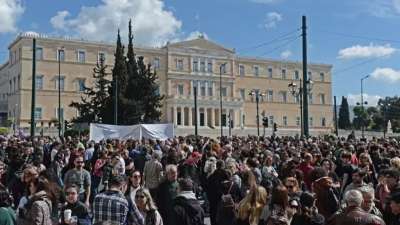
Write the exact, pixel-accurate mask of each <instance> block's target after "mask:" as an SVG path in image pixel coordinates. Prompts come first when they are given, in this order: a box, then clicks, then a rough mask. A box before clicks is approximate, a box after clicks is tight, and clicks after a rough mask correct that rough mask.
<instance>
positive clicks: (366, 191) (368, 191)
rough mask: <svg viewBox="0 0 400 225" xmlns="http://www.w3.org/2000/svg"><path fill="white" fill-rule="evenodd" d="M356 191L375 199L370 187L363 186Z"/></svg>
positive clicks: (373, 191) (372, 189)
mask: <svg viewBox="0 0 400 225" xmlns="http://www.w3.org/2000/svg"><path fill="white" fill-rule="evenodd" d="M358 190H359V191H360V192H361V193H362V194H363V195H364V194H369V195H371V196H372V198H375V190H374V188H373V187H371V186H370V185H365V186H362V187H360V188H358Z"/></svg>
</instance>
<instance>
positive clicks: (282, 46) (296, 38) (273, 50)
mask: <svg viewBox="0 0 400 225" xmlns="http://www.w3.org/2000/svg"><path fill="white" fill-rule="evenodd" d="M299 37H301V35H298V36H295V37H293V38H291V39H290V40H288V41H286V42H284V43H283V44H281V45H278V46H276V47H275V48H272V49H269V50H268V51H265V52H264V53H262V54H260V55H259V56H265V55H268V54H271V53H273V52H275V51H277V50H279V49H282V48H284V47H286V46H287V45H288V44H290V43H292V42H294V41H296V40H298V39H299Z"/></svg>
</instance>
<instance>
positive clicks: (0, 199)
mask: <svg viewBox="0 0 400 225" xmlns="http://www.w3.org/2000/svg"><path fill="white" fill-rule="evenodd" d="M12 203H13V198H12V195H11V194H10V192H8V190H7V189H6V188H3V187H1V188H0V207H6V208H7V207H11V206H12Z"/></svg>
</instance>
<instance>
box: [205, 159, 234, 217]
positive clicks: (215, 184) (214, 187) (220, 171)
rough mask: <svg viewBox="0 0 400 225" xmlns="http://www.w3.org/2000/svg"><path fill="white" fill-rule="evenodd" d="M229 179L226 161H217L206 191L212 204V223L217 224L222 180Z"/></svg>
mask: <svg viewBox="0 0 400 225" xmlns="http://www.w3.org/2000/svg"><path fill="white" fill-rule="evenodd" d="M228 179H229V173H228V172H227V171H226V170H225V162H224V161H222V160H218V161H217V169H216V170H215V171H214V173H213V174H211V175H210V176H209V177H208V179H207V186H206V193H207V198H208V202H209V204H210V219H211V225H217V221H216V216H217V211H218V203H219V202H220V200H221V196H222V182H223V181H225V180H228Z"/></svg>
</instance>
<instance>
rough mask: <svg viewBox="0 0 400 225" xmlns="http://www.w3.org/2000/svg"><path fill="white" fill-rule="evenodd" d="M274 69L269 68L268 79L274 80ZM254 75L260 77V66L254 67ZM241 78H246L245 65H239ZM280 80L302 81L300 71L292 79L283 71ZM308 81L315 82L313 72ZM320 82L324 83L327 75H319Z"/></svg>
mask: <svg viewBox="0 0 400 225" xmlns="http://www.w3.org/2000/svg"><path fill="white" fill-rule="evenodd" d="M273 74H274V73H273V69H272V68H271V67H268V68H267V77H268V78H273ZM253 75H254V76H256V77H258V76H260V68H259V66H253ZM239 76H245V66H244V65H239ZM280 78H281V79H284V80H286V79H293V80H300V78H301V77H300V72H299V71H298V70H295V71H294V72H293V74H292V77H291V78H290V77H289V76H288V72H287V70H286V69H281V72H280ZM308 79H310V80H315V77H313V73H312V72H311V71H308ZM319 81H321V82H324V81H325V73H323V72H320V73H319Z"/></svg>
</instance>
